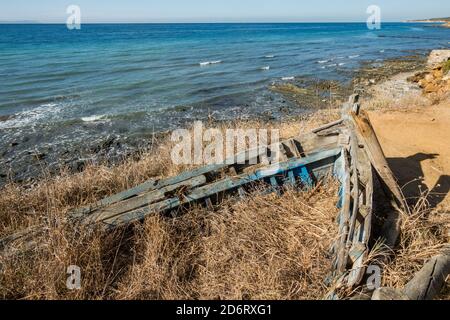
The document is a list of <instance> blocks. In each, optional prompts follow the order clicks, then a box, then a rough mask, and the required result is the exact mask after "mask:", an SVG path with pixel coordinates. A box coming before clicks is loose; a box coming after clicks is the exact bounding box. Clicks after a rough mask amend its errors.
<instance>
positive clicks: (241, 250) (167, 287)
mask: <svg viewBox="0 0 450 320" xmlns="http://www.w3.org/2000/svg"><path fill="white" fill-rule="evenodd" d="M336 192H337V189H336V188H323V189H321V190H316V191H314V192H311V193H299V192H298V191H288V192H287V193H285V194H284V195H283V196H281V197H279V196H276V195H274V194H270V195H256V196H253V197H248V198H247V199H245V200H242V201H240V202H238V203H234V204H227V205H223V206H221V207H220V208H219V210H217V211H216V212H214V213H212V212H208V211H207V210H204V209H197V210H194V211H192V212H190V213H188V214H187V215H184V216H182V217H180V218H177V219H175V220H170V221H168V220H165V219H161V218H158V217H152V218H151V219H148V220H147V221H146V223H145V224H144V225H143V226H142V227H141V228H140V232H139V234H140V237H139V240H138V244H139V247H140V249H139V251H138V252H137V253H136V260H137V262H136V263H134V264H133V265H132V267H131V268H130V270H129V271H128V273H127V275H126V276H125V278H124V280H123V281H121V284H120V285H119V287H118V289H117V291H116V292H117V294H118V297H119V298H126V299H180V298H181V299H225V300H228V299H308V298H311V299H313V298H315V299H317V298H321V297H323V295H324V293H325V292H326V286H325V285H324V279H325V276H326V274H327V273H328V272H329V271H330V267H331V264H330V260H329V257H328V256H327V251H328V248H329V246H330V244H331V241H332V237H329V236H327V235H329V234H336V230H335V223H334V217H335V216H336V214H337V209H336V208H335V205H334V203H335V202H334V200H337V198H336V194H337V193H336ZM330 200H331V201H330ZM317 208H320V210H319V209H317ZM155 235H158V236H155Z"/></svg>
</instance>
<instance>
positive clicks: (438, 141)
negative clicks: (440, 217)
mask: <svg viewBox="0 0 450 320" xmlns="http://www.w3.org/2000/svg"><path fill="white" fill-rule="evenodd" d="M369 116H370V120H371V121H372V124H373V126H374V128H375V131H376V133H377V135H378V138H379V140H380V143H381V145H382V147H383V150H384V152H385V154H386V157H387V158H388V162H389V165H390V166H391V168H392V170H393V171H394V174H395V175H396V177H397V179H398V181H399V184H400V186H401V187H403V191H404V193H405V195H406V197H407V198H409V199H410V201H412V202H413V201H414V198H417V197H418V196H419V194H420V190H422V191H427V190H429V191H431V194H432V196H430V197H429V199H430V202H431V205H432V206H433V207H434V206H445V207H446V208H450V194H449V190H450V101H446V102H444V103H441V104H440V105H437V106H432V107H425V108H423V107H422V108H420V109H419V108H416V109H415V108H411V109H407V110H399V111H391V110H389V111H371V112H370V113H369ZM420 177H423V179H420Z"/></svg>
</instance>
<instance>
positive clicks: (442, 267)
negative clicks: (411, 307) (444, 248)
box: [404, 253, 450, 300]
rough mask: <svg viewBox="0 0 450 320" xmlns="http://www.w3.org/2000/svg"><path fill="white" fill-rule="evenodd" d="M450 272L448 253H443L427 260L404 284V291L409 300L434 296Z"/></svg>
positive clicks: (429, 298)
mask: <svg viewBox="0 0 450 320" xmlns="http://www.w3.org/2000/svg"><path fill="white" fill-rule="evenodd" d="M449 274H450V255H449V254H446V253H443V254H440V255H438V256H435V257H433V258H431V259H430V261H428V262H427V263H426V264H425V265H424V266H423V268H422V269H421V270H420V271H419V272H417V273H416V275H415V276H414V278H413V279H412V280H411V281H410V282H408V284H407V285H406V286H405V289H404V292H405V293H406V295H407V296H408V297H409V299H411V300H431V299H433V298H435V297H436V296H437V295H438V294H439V292H440V291H441V289H442V287H443V286H444V284H445V280H446V279H447V277H448V275H449Z"/></svg>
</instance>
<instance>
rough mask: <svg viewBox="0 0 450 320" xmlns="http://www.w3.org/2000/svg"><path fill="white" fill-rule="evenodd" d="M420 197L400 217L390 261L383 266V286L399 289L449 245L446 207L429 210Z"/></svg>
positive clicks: (449, 218) (427, 204) (447, 209)
mask: <svg viewBox="0 0 450 320" xmlns="http://www.w3.org/2000/svg"><path fill="white" fill-rule="evenodd" d="M427 196H428V195H423V196H422V197H421V198H420V199H419V200H418V202H417V203H416V205H415V206H413V207H412V208H411V213H410V214H409V215H406V214H403V215H402V225H401V229H402V233H401V238H400V243H399V245H398V247H397V249H396V250H395V252H394V253H395V255H394V258H393V259H392V260H391V261H389V262H388V263H386V264H384V275H383V276H384V277H383V283H384V286H388V287H394V288H402V287H404V286H405V285H406V283H407V282H408V281H409V280H411V279H412V278H413V277H414V274H415V273H416V272H417V271H419V270H420V269H421V268H422V267H423V265H424V264H425V263H426V262H427V261H428V260H429V259H430V258H432V257H433V256H436V255H438V254H440V253H442V251H443V249H444V247H445V246H447V245H448V244H449V239H448V227H449V226H450V215H449V212H450V208H446V209H445V208H442V209H444V210H438V209H433V208H430V206H429V203H428V202H427V200H426V199H427ZM444 294H445V292H444Z"/></svg>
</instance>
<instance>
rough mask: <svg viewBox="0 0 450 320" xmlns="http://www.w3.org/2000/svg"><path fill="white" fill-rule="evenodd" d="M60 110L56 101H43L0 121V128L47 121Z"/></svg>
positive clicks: (24, 125)
mask: <svg viewBox="0 0 450 320" xmlns="http://www.w3.org/2000/svg"><path fill="white" fill-rule="evenodd" d="M60 111H61V106H60V105H59V104H57V103H45V104H42V105H40V106H39V107H36V108H33V109H30V110H25V111H21V112H19V113H17V114H15V115H13V116H12V117H10V118H9V119H7V120H6V121H2V122H0V130H1V129H17V128H23V127H30V126H34V125H35V124H37V123H39V122H42V121H43V122H47V121H48V119H50V118H52V117H53V116H54V115H55V114H57V113H59V112H60Z"/></svg>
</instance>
